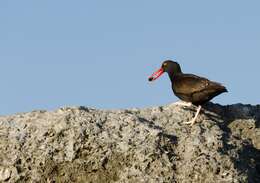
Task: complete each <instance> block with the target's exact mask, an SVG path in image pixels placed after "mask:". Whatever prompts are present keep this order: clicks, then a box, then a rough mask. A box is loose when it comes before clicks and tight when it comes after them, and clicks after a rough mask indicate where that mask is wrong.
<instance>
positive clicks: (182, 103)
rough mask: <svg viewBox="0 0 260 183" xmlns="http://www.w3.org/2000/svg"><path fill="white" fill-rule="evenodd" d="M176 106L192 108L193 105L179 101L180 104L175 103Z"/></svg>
mask: <svg viewBox="0 0 260 183" xmlns="http://www.w3.org/2000/svg"><path fill="white" fill-rule="evenodd" d="M174 105H180V106H185V107H190V106H192V103H191V102H184V101H178V102H175V103H174Z"/></svg>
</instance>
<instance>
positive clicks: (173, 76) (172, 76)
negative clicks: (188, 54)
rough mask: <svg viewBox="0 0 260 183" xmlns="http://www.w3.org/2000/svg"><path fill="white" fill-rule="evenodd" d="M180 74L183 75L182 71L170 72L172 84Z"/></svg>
mask: <svg viewBox="0 0 260 183" xmlns="http://www.w3.org/2000/svg"><path fill="white" fill-rule="evenodd" d="M179 74H182V72H181V70H175V71H170V72H168V76H169V78H170V80H171V82H172V83H173V82H174V79H175V77H176V76H177V75H179Z"/></svg>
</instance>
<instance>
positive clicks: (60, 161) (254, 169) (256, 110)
mask: <svg viewBox="0 0 260 183" xmlns="http://www.w3.org/2000/svg"><path fill="white" fill-rule="evenodd" d="M194 109H195V108H194V107H191V108H184V107H181V106H175V105H173V104H170V105H166V106H161V107H153V108H146V109H127V110H96V109H92V108H86V107H72V108H61V109H58V110H56V111H51V112H47V111H33V112H30V113H22V114H16V115H12V116H2V117H0V149H1V151H0V182H7V183H13V182H46V183H47V182H62V183H63V182H93V183H99V182H100V183H106V182H107V183H110V182H111V183H112V182H149V183H153V182H156V183H157V182H169V183H170V182H176V183H185V182H187V183H190V182H195V183H196V182H208V183H214V182H216V183H217V182H252V183H254V182H260V144H259V143H260V128H259V126H260V106H251V105H242V104H236V105H229V106H221V105H217V104H212V103H209V104H207V105H205V106H204V110H203V111H202V112H201V114H200V115H199V118H198V123H196V124H195V125H194V126H192V127H190V126H187V125H185V124H183V122H185V121H188V120H189V119H190V118H192V116H193V115H194Z"/></svg>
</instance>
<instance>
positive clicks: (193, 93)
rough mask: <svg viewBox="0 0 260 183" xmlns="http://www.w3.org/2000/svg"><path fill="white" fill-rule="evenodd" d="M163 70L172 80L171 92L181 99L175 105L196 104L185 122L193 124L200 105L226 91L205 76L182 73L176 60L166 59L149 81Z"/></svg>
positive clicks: (157, 76)
mask: <svg viewBox="0 0 260 183" xmlns="http://www.w3.org/2000/svg"><path fill="white" fill-rule="evenodd" d="M164 72H167V73H168V75H169V78H170V80H171V82H172V90H173V93H174V94H175V95H176V96H177V97H178V98H179V99H181V100H182V102H177V103H176V104H177V105H184V106H191V105H192V104H193V105H195V106H197V107H198V108H197V112H196V115H195V117H194V118H193V119H192V120H191V121H189V122H186V124H190V125H193V124H194V123H195V121H196V119H197V117H198V115H199V113H200V110H201V105H202V104H205V103H206V102H208V101H210V100H211V99H213V98H214V97H216V96H217V95H219V94H221V93H224V92H227V89H226V88H225V87H224V86H222V85H221V84H219V83H217V82H213V81H210V80H208V79H206V78H203V77H199V76H196V75H193V74H184V73H182V71H181V67H180V65H179V64H178V63H177V62H174V61H171V60H166V61H164V62H163V64H162V66H161V68H160V69H159V70H158V71H156V72H155V73H154V74H153V75H152V76H150V77H149V81H154V80H156V79H157V78H159V77H160V76H161V75H162V74H163V73H164Z"/></svg>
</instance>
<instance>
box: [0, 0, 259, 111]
mask: <svg viewBox="0 0 260 183" xmlns="http://www.w3.org/2000/svg"><path fill="white" fill-rule="evenodd" d="M259 7H260V1H257V0H255V1H254V0H251V1H242V0H241V1H240V0H229V1H226V0H219V1H206V0H204V1H201V0H197V1H185V0H184V1H177V0H164V1H155V0H131V1H122V0H121V1H120V0H110V1H105V0H102V1H101V0H97V1H89V0H84V1H83V0H82V1H81V0H78V1H68V0H55V1H53V0H44V1H35V0H30V1H29V0H23V1H0V23H1V28H0V78H1V79H0V81H1V85H0V86H1V87H0V88H1V95H0V101H1V102H0V114H1V115H4V114H11V113H16V112H25V111H31V110H34V109H47V110H51V109H55V108H57V107H62V106H80V105H83V106H89V107H95V108H104V109H107V108H113V109H114V108H129V107H149V106H156V105H164V104H167V103H171V102H174V101H177V100H178V99H177V98H176V97H175V96H174V95H173V94H172V91H171V86H170V82H169V79H168V76H167V75H165V76H163V77H162V78H160V79H159V80H157V81H156V82H154V83H152V84H151V83H148V81H147V78H148V76H149V75H150V74H152V73H153V71H155V70H156V69H158V68H159V66H160V65H161V62H162V61H163V60H165V59H173V60H176V61H178V62H179V63H180V64H181V66H182V70H183V71H184V72H187V73H194V74H198V75H201V76H204V77H208V78H209V79H211V80H215V81H219V82H221V83H223V84H224V85H226V86H227V88H228V90H229V93H228V94H223V95H221V96H219V97H217V98H215V99H214V102H218V103H221V104H232V103H240V102H241V103H251V104H257V103H259V93H260V86H259V79H260V77H259V67H260V24H259V20H260V11H259Z"/></svg>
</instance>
